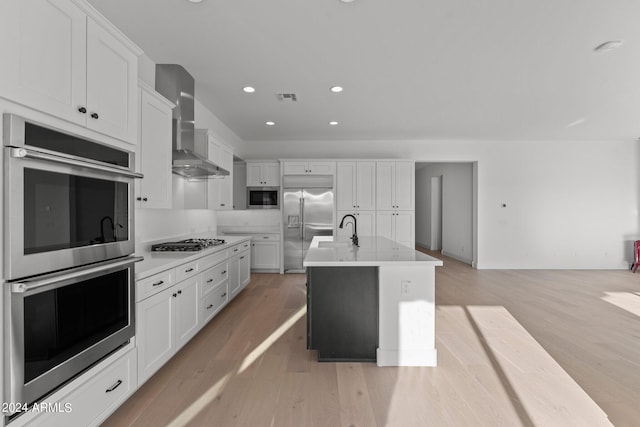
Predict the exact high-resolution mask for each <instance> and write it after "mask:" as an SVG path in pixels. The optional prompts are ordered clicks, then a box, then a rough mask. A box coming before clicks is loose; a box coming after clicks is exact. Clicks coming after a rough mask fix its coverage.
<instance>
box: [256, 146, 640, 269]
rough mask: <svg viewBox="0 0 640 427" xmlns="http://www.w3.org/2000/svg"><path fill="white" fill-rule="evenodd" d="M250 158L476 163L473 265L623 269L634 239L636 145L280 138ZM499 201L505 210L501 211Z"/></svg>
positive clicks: (635, 237)
mask: <svg viewBox="0 0 640 427" xmlns="http://www.w3.org/2000/svg"><path fill="white" fill-rule="evenodd" d="M250 145H251V151H250V153H251V155H250V158H252V159H268V158H272V159H277V158H304V157H309V158H314V157H315V158H321V157H326V158H361V157H379V158H411V159H415V160H416V161H420V162H451V163H458V162H473V161H477V162H478V164H477V174H478V177H477V185H478V241H477V247H478V257H477V263H478V264H477V266H478V268H568V269H570V268H604V269H626V268H628V263H629V262H631V261H632V253H631V245H632V243H631V242H632V241H633V240H635V239H637V238H640V234H639V223H638V221H639V219H638V194H639V191H638V190H639V188H638V187H639V185H638V182H639V177H638V170H639V165H638V158H639V154H640V153H639V148H638V142H637V141H497V142H493V141H402V142H398V141H378V140H376V141H349V142H345V141H287V142H267V141H261V142H260V143H259V144H258V143H250ZM363 153H366V156H365V155H364V154H363ZM503 203H505V204H506V205H507V207H506V208H502V207H501V205H502V204H503Z"/></svg>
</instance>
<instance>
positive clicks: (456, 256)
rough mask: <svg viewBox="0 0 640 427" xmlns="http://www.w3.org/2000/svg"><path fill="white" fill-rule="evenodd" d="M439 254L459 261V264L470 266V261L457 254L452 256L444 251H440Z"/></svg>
mask: <svg viewBox="0 0 640 427" xmlns="http://www.w3.org/2000/svg"><path fill="white" fill-rule="evenodd" d="M440 253H441V254H442V255H444V256H447V257H449V258H453V259H455V260H458V261H460V262H464V263H465V264H469V265H471V261H472V260H470V259H468V258H465V257H461V256H460V255H457V254H452V253H450V252H447V251H445V250H442V251H441V252H440Z"/></svg>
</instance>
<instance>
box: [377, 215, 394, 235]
mask: <svg viewBox="0 0 640 427" xmlns="http://www.w3.org/2000/svg"><path fill="white" fill-rule="evenodd" d="M395 218H396V216H395V212H393V211H378V212H377V213H376V231H377V232H376V235H378V236H380V237H386V238H387V239H390V240H395V238H394V226H395Z"/></svg>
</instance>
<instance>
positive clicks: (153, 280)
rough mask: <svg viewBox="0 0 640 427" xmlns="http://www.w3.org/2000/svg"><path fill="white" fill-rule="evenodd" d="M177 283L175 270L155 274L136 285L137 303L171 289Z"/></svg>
mask: <svg viewBox="0 0 640 427" xmlns="http://www.w3.org/2000/svg"><path fill="white" fill-rule="evenodd" d="M175 282H176V275H175V271H174V270H173V269H171V270H167V271H163V272H162V273H158V274H154V275H153V276H149V277H147V278H145V279H142V280H138V281H137V283H136V302H137V301H142V300H143V299H145V298H148V297H150V296H151V295H155V294H157V293H158V292H160V291H161V290H163V289H167V288H170V287H171V286H173V284H174V283H175Z"/></svg>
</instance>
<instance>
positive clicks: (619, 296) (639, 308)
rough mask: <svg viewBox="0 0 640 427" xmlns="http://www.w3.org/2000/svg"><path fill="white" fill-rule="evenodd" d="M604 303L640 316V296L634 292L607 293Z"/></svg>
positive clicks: (603, 298)
mask: <svg viewBox="0 0 640 427" xmlns="http://www.w3.org/2000/svg"><path fill="white" fill-rule="evenodd" d="M602 300H603V301H606V302H608V303H610V304H613V305H615V306H617V307H619V308H621V309H623V310H626V311H628V312H629V313H633V314H635V315H636V316H640V295H638V294H637V293H633V292H605V296H603V297H602Z"/></svg>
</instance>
